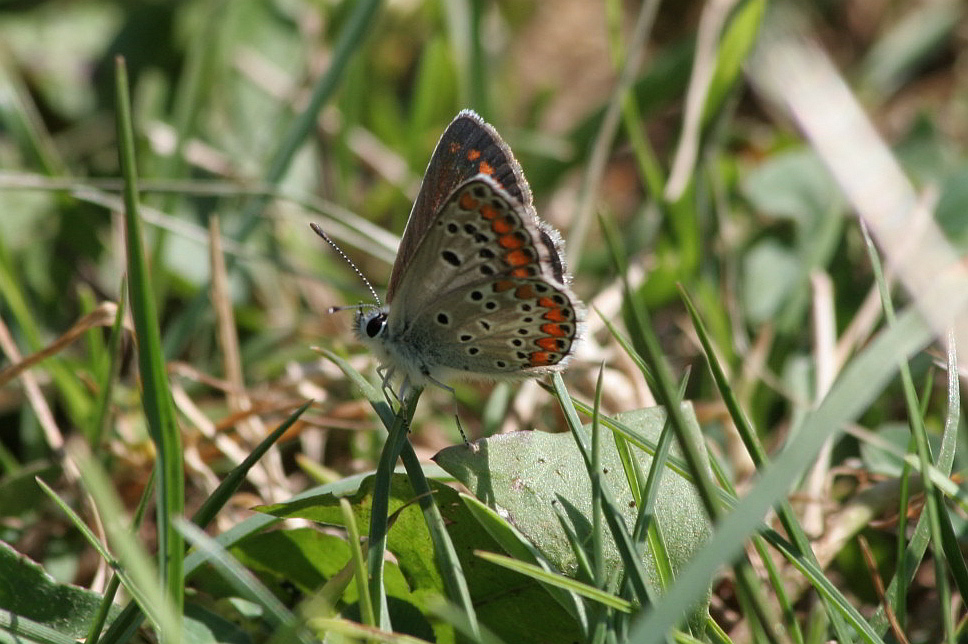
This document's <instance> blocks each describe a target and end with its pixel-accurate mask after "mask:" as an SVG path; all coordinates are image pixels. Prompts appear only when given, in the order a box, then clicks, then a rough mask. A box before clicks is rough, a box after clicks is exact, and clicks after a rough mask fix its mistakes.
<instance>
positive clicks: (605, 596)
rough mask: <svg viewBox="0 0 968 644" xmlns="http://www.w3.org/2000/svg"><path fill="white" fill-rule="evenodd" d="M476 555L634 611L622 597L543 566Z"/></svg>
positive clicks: (506, 557) (562, 587)
mask: <svg viewBox="0 0 968 644" xmlns="http://www.w3.org/2000/svg"><path fill="white" fill-rule="evenodd" d="M474 554H476V555H477V556H478V557H480V558H481V559H484V560H485V561H490V562H491V563H493V564H497V565H498V566H501V567H502V568H507V569H508V570H513V571H515V572H519V573H521V574H522V575H525V576H527V577H530V578H532V579H534V580H535V581H540V582H542V583H545V584H549V585H552V586H555V587H557V588H560V589H562V590H567V591H568V592H572V593H575V594H576V595H581V596H582V597H585V598H587V599H590V600H592V601H594V602H596V603H598V604H601V605H602V606H607V607H609V608H613V609H615V610H620V611H622V612H624V613H628V612H631V611H632V608H633V605H632V603H631V602H628V601H626V600H624V599H622V598H621V597H616V596H615V595H612V594H611V593H607V592H605V591H603V590H601V589H600V588H596V587H595V586H591V585H589V584H583V583H581V582H580V581H576V580H574V579H572V578H570V577H565V576H563V575H560V574H557V573H554V572H550V571H547V570H545V569H543V568H542V567H541V566H536V565H534V564H529V563H525V562H523V561H519V560H517V559H514V558H512V557H508V556H505V555H499V554H495V553H493V552H486V551H484V550H477V551H475V552H474Z"/></svg>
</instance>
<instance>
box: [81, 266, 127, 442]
mask: <svg viewBox="0 0 968 644" xmlns="http://www.w3.org/2000/svg"><path fill="white" fill-rule="evenodd" d="M118 293H119V294H118V313H117V315H116V316H115V318H114V324H113V325H112V326H111V337H110V338H109V340H108V365H107V368H106V369H105V370H104V373H103V374H102V375H101V382H100V383H99V385H100V386H99V387H98V392H99V393H98V397H97V403H96V404H95V407H94V416H93V419H94V420H93V421H92V422H91V426H90V428H89V429H88V441H89V442H90V444H91V449H94V450H96V449H97V448H98V446H99V445H100V444H101V441H102V440H103V438H104V431H105V429H106V428H107V423H108V415H109V414H110V413H111V394H113V393H114V381H115V379H116V378H117V377H118V372H119V371H120V368H121V367H120V365H121V338H122V337H123V334H124V328H123V327H122V324H123V323H124V313H125V310H126V307H125V303H126V297H127V293H128V283H127V281H125V280H124V279H122V280H121V288H120V289H118Z"/></svg>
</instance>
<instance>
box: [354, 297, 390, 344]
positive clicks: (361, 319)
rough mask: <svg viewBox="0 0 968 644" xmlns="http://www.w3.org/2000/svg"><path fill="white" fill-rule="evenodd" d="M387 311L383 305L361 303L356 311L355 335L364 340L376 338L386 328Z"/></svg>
mask: <svg viewBox="0 0 968 644" xmlns="http://www.w3.org/2000/svg"><path fill="white" fill-rule="evenodd" d="M387 315H388V311H387V310H386V309H385V308H383V307H378V306H372V305H363V306H360V307H359V308H358V309H357V311H356V335H357V337H358V338H359V339H360V340H362V341H364V342H369V341H373V340H377V339H378V338H379V337H380V336H382V335H383V334H384V332H385V331H386V328H387Z"/></svg>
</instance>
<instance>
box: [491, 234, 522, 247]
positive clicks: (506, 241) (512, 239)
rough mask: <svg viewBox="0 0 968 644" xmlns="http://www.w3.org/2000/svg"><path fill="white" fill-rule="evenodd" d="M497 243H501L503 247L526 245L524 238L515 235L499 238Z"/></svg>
mask: <svg viewBox="0 0 968 644" xmlns="http://www.w3.org/2000/svg"><path fill="white" fill-rule="evenodd" d="M497 243H499V244H500V245H501V246H502V247H503V248H508V249H511V248H521V247H522V246H524V240H523V239H521V238H520V237H516V236H515V235H504V236H503V237H500V238H498V240H497Z"/></svg>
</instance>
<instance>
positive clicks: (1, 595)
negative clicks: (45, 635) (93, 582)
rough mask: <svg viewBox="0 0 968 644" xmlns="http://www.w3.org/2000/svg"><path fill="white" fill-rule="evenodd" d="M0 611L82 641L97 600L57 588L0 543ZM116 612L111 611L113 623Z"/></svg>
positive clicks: (79, 590) (78, 590)
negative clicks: (2, 610) (80, 638)
mask: <svg viewBox="0 0 968 644" xmlns="http://www.w3.org/2000/svg"><path fill="white" fill-rule="evenodd" d="M0 580H3V583H0V608H2V609H4V610H8V611H10V612H11V613H14V614H16V615H21V616H23V617H26V618H28V619H31V620H33V621H35V622H39V623H41V624H44V625H47V626H50V627H51V628H54V629H56V630H58V631H60V632H61V633H65V634H69V635H70V636H71V637H75V638H76V637H83V636H85V635H86V634H87V626H88V623H89V622H90V620H91V617H92V616H93V615H94V612H95V611H96V610H97V607H98V604H99V603H100V601H101V596H100V595H98V594H97V593H93V592H91V591H89V590H85V589H84V588H78V587H77V586H72V585H70V584H60V583H57V582H56V581H54V579H53V577H51V576H50V575H48V574H47V573H46V572H44V569H43V568H42V567H41V566H40V564H38V563H36V562H34V561H31V560H30V559H28V558H27V557H26V556H25V555H22V554H20V553H19V552H17V551H16V550H14V549H13V548H11V547H10V546H9V545H7V544H6V543H4V542H2V541H0ZM117 613H118V611H117V610H113V611H112V612H111V617H110V618H109V619H113V618H114V617H115V616H116V615H117Z"/></svg>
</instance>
